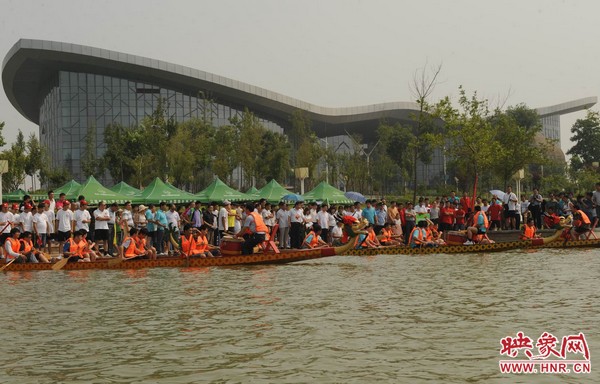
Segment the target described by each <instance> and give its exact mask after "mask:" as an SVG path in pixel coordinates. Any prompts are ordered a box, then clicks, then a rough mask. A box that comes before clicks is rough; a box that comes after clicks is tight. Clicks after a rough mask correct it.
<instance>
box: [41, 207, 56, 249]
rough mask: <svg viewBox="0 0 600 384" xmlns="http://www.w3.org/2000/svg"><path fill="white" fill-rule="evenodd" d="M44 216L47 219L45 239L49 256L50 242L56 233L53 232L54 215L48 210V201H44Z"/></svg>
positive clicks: (54, 225)
mask: <svg viewBox="0 0 600 384" xmlns="http://www.w3.org/2000/svg"><path fill="white" fill-rule="evenodd" d="M44 214H45V215H46V217H47V218H48V232H47V233H48V235H47V236H46V237H47V244H48V254H49V255H51V254H52V240H55V236H54V233H55V232H56V230H55V227H56V214H55V213H54V210H50V201H49V200H46V201H44Z"/></svg>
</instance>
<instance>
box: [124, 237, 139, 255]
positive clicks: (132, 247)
mask: <svg viewBox="0 0 600 384" xmlns="http://www.w3.org/2000/svg"><path fill="white" fill-rule="evenodd" d="M127 240H131V241H130V242H129V246H127V248H125V258H129V257H133V256H135V248H136V244H135V239H134V238H132V237H126V238H124V239H123V244H125V242H126V241H127Z"/></svg>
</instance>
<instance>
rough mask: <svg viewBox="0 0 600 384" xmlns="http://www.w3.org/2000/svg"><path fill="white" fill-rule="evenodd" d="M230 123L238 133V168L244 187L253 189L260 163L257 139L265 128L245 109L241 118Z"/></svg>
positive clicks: (259, 143)
mask: <svg viewBox="0 0 600 384" xmlns="http://www.w3.org/2000/svg"><path fill="white" fill-rule="evenodd" d="M231 123H232V124H233V125H234V126H235V127H236V128H237V130H238V132H239V138H240V141H239V143H238V145H237V148H238V151H239V160H240V166H241V167H242V169H243V171H244V176H245V178H246V183H244V186H245V187H247V188H249V187H253V186H255V185H256V180H257V179H258V178H259V177H260V171H259V168H260V166H261V163H262V159H261V157H260V155H261V152H262V148H261V142H260V141H259V140H258V139H259V138H261V137H262V136H263V134H264V132H265V131H266V128H265V127H264V126H263V125H262V124H261V123H260V121H259V120H258V118H257V117H256V116H255V115H254V114H253V113H252V112H250V111H249V110H248V109H247V108H246V109H244V112H243V113H242V117H241V118H238V117H234V118H232V119H231ZM248 181H249V183H248Z"/></svg>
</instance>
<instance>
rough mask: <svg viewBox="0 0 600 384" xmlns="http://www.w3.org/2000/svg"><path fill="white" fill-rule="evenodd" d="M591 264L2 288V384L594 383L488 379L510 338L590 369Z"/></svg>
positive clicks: (546, 258) (121, 279) (497, 259)
mask: <svg viewBox="0 0 600 384" xmlns="http://www.w3.org/2000/svg"><path fill="white" fill-rule="evenodd" d="M599 253H600V252H599V250H597V249H596V250H568V251H564V250H543V251H530V252H526V251H514V252H507V253H501V254H500V253H498V254H479V255H426V256H373V257H358V256H339V257H331V258H325V259H321V260H317V261H308V262H302V263H296V264H288V265H278V266H254V267H229V268H223V267H220V268H205V269H154V270H139V271H71V272H69V271H61V272H53V271H47V272H45V271H44V272H29V273H14V272H10V273H6V274H4V275H2V274H0V296H1V297H2V311H1V312H0V313H1V319H2V320H1V321H2V324H3V325H2V327H0V383H208V382H215V383H249V382H252V383H262V382H265V383H321V382H323V383H346V382H357V383H365V382H368V383H371V382H390V383H420V382H438V383H475V382H486V383H505V382H506V383H517V382H524V383H547V382H550V383H559V382H561V383H562V382H566V383H579V382H599V381H600V375H599V374H598V368H596V370H594V369H592V372H591V374H586V375H577V374H574V373H570V374H563V375H547V374H546V375H543V374H532V375H524V374H501V373H500V372H499V367H498V362H499V360H501V357H500V354H499V352H500V347H501V344H500V339H501V338H503V337H506V336H508V335H512V336H515V334H516V333H517V332H518V331H523V332H524V333H525V334H526V335H527V336H529V337H531V338H532V339H533V343H534V345H535V342H536V340H537V338H538V337H539V336H540V335H541V334H542V333H543V332H550V333H552V334H553V335H554V336H556V337H557V338H558V339H559V340H560V339H561V338H562V336H566V335H571V334H578V333H579V332H583V333H584V334H585V336H586V341H587V344H588V346H589V348H590V352H591V361H592V367H594V361H595V354H596V353H597V352H596V351H599V350H600V349H599V348H598V347H599V346H600V335H599V334H598V328H599V326H600V309H599V305H598V304H599V303H600V293H599V286H600V283H599V281H600V279H599V278H600V272H599V267H598V256H600V254H599ZM534 352H537V350H535V351H534ZM502 359H506V357H503V358H502Z"/></svg>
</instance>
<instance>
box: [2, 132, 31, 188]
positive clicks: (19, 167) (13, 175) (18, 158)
mask: <svg viewBox="0 0 600 384" xmlns="http://www.w3.org/2000/svg"><path fill="white" fill-rule="evenodd" d="M1 158H2V159H3V160H8V164H9V166H8V172H7V173H4V174H2V190H3V191H4V192H10V191H14V190H15V189H17V188H19V187H20V186H21V184H23V181H24V180H25V176H26V173H25V165H26V163H27V143H26V142H25V136H24V135H23V132H21V130H20V129H19V133H18V134H17V140H16V141H15V142H14V143H12V145H11V146H10V148H9V149H7V150H5V151H4V152H2V154H1Z"/></svg>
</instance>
